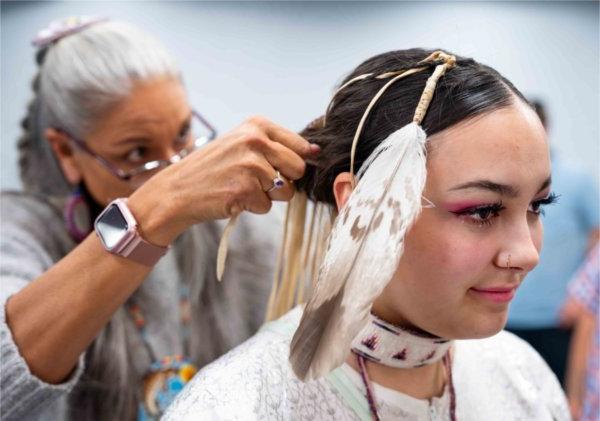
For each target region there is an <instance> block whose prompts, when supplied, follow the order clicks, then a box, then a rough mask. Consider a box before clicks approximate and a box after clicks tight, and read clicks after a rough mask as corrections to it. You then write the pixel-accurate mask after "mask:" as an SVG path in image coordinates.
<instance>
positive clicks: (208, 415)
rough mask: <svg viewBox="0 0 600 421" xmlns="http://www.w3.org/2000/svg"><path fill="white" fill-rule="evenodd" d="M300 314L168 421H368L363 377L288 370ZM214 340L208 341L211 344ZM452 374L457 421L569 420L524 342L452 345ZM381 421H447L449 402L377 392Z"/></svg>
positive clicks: (191, 392)
mask: <svg viewBox="0 0 600 421" xmlns="http://www.w3.org/2000/svg"><path fill="white" fill-rule="evenodd" d="M301 312H302V310H301V309H300V308H299V307H297V308H295V309H294V310H292V311H290V312H289V313H288V314H286V315H285V316H284V317H282V318H281V319H279V320H277V321H275V322H272V323H269V324H267V325H265V326H264V327H263V328H262V329H261V331H260V332H259V333H258V334H256V335H255V336H254V337H252V338H251V339H249V340H248V341H246V342H245V343H243V344H242V345H240V346H239V347H237V348H235V349H234V350H232V351H231V352H229V353H228V354H226V355H225V356H223V357H221V358H220V359H218V360H217V361H215V362H214V363H212V364H210V365H208V366H207V367H205V368H204V369H203V370H201V371H200V372H199V373H198V374H197V375H196V377H195V378H194V379H193V380H192V381H191V382H190V383H189V384H188V386H186V388H185V389H184V391H183V392H182V393H181V394H180V396H179V397H178V398H177V400H176V401H175V402H174V403H173V405H172V406H171V407H170V408H169V410H168V411H167V414H166V416H165V418H164V419H165V420H167V421H168V420H200V419H201V420H311V421H314V420H336V421H343V420H371V419H372V418H371V414H370V412H369V406H368V403H367V400H366V397H365V389H364V386H363V383H362V380H361V378H360V376H359V374H358V373H357V372H356V371H354V370H353V369H352V368H351V367H350V366H348V365H343V366H341V367H339V368H338V369H336V370H334V371H333V372H331V373H330V374H329V375H328V376H327V377H325V378H322V379H320V380H317V381H310V382H307V383H303V382H301V381H299V380H298V379H296V377H295V376H294V374H293V372H292V370H291V367H290V366H289V363H288V359H287V358H288V353H289V344H290V340H291V337H292V336H293V333H294V331H295V328H296V327H297V325H298V323H299V321H300V316H301ZM208 339H209V338H207V340H208ZM452 373H453V378H454V386H455V390H456V415H457V419H458V420H459V421H464V420H473V421H481V420H486V421H495V420H498V421H506V420H512V421H516V420H523V421H525V420H526V421H533V420H558V421H563V420H569V419H570V416H569V411H568V408H567V403H566V400H565V397H564V395H563V392H562V390H561V388H560V385H559V383H558V381H557V379H556V377H555V376H554V374H553V373H552V372H551V371H550V369H549V368H548V367H547V366H546V364H545V362H544V361H543V360H542V358H541V357H540V356H539V355H538V354H537V353H536V352H535V351H534V350H533V349H532V348H531V347H530V346H529V345H528V344H527V343H525V342H524V341H522V340H521V339H519V338H517V337H516V336H514V335H512V334H510V333H508V332H501V333H499V334H497V335H495V336H493V337H491V338H487V339H480V340H464V341H455V350H454V358H453V367H452ZM373 386H374V392H373V393H374V395H375V399H376V401H377V407H378V412H379V416H380V417H381V419H382V420H411V421H413V420H416V421H420V420H449V419H450V417H449V396H448V392H447V391H446V392H445V393H444V394H443V395H442V396H441V397H439V398H434V399H431V400H430V401H428V400H420V399H415V398H412V397H410V396H407V395H405V394H402V393H399V392H397V391H394V390H391V389H388V388H385V387H383V386H380V385H378V384H373Z"/></svg>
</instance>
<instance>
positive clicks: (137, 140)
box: [115, 112, 193, 146]
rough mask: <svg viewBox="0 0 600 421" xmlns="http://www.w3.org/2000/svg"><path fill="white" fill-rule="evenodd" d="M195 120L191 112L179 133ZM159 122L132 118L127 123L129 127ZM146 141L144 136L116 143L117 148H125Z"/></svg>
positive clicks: (180, 126)
mask: <svg viewBox="0 0 600 421" xmlns="http://www.w3.org/2000/svg"><path fill="white" fill-rule="evenodd" d="M192 118H193V113H192V112H190V113H189V114H188V115H187V116H186V117H185V120H183V121H182V122H181V124H180V125H179V131H181V129H182V128H183V127H185V126H186V125H188V124H190V122H191V121H192ZM157 122H158V120H156V119H149V118H146V117H137V118H132V119H130V120H128V121H127V122H126V123H127V124H128V125H129V124H130V125H139V124H143V123H157ZM144 140H147V138H146V137H144V136H129V137H125V138H123V139H121V140H119V141H118V142H117V143H115V146H123V145H128V144H130V143H142V142H143V141H144Z"/></svg>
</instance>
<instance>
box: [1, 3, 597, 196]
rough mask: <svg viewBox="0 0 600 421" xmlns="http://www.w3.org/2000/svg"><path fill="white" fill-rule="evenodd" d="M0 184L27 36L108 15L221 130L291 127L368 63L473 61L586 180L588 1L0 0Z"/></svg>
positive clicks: (12, 165)
mask: <svg viewBox="0 0 600 421" xmlns="http://www.w3.org/2000/svg"><path fill="white" fill-rule="evenodd" d="M0 7H1V92H0V94H1V95H0V102H1V128H0V136H1V137H0V141H1V160H0V164H1V167H0V169H1V173H0V188H2V189H6V188H11V189H12V188H19V187H20V182H19V178H18V170H17V155H16V148H15V145H16V140H17V138H18V136H19V133H20V129H19V121H20V119H21V118H22V116H23V115H24V113H25V107H26V104H27V102H28V100H29V98H30V95H31V91H30V87H29V85H30V80H31V78H32V77H33V75H34V73H35V72H36V69H35V64H34V57H33V56H34V49H33V47H31V44H30V40H31V39H32V38H33V36H34V35H35V33H36V32H37V30H38V29H40V28H42V27H44V26H45V25H47V24H48V22H50V21H51V20H54V19H56V18H61V17H65V16H69V15H81V14H84V15H108V16H110V17H112V18H116V19H123V20H127V21H130V22H132V23H135V24H138V25H139V26H141V27H142V28H143V29H145V30H147V31H150V32H152V33H154V34H155V35H156V36H157V37H158V38H159V39H161V40H162V41H163V42H164V43H165V44H166V45H167V47H169V48H170V49H171V51H172V52H173V53H174V55H175V56H176V58H177V59H178V61H179V63H180V65H181V68H182V70H183V74H184V76H185V81H186V84H187V86H188V88H189V93H190V97H191V99H192V104H193V105H194V106H195V107H196V108H197V109H199V110H200V111H201V112H202V113H203V114H204V115H206V117H207V118H209V120H210V121H211V122H213V123H214V124H215V125H216V126H217V128H218V129H219V130H220V131H221V132H224V131H226V130H228V129H230V128H232V127H233V126H235V125H237V124H238V123H239V122H240V121H241V120H242V119H244V118H245V117H247V116H249V115H252V114H263V115H265V116H267V117H268V118H270V119H272V120H274V121H276V122H278V123H281V124H283V125H285V126H287V127H289V128H291V129H293V130H300V129H301V128H303V127H304V125H306V124H307V123H308V122H309V121H310V120H312V119H313V118H314V117H316V116H318V115H319V114H320V113H322V112H323V111H324V108H325V106H326V104H327V102H328V101H329V96H330V94H331V92H332V89H333V87H334V85H335V84H336V83H337V82H339V81H340V79H341V77H342V76H343V75H345V74H346V73H347V72H349V71H350V70H351V69H352V68H353V67H355V66H356V65H357V64H358V63H359V62H361V61H362V60H364V59H366V58H367V57H370V56H372V55H374V54H377V53H381V52H384V51H387V50H392V49H402V48H409V47H416V46H419V47H438V48H443V49H448V50H451V51H453V52H456V53H459V54H462V55H467V56H473V57H474V58H476V59H477V60H479V61H481V62H483V63H486V64H489V65H491V66H493V67H495V68H496V69H498V70H499V71H500V72H501V73H503V74H504V75H505V76H507V77H508V78H509V79H510V80H512V81H513V82H514V83H515V84H516V86H517V87H519V88H520V89H521V90H522V91H523V92H524V93H525V94H526V95H530V96H535V97H537V98H540V99H542V100H543V101H544V102H545V103H546V104H547V106H548V109H549V114H550V116H549V117H550V125H551V127H550V131H551V132H550V137H551V141H552V144H553V148H554V149H555V151H556V152H557V153H559V154H561V155H562V157H563V158H564V159H565V160H566V161H568V162H570V163H572V164H574V165H577V166H579V167H580V168H581V169H583V170H585V171H587V172H589V173H591V174H592V175H594V176H595V177H596V179H597V178H598V175H599V168H598V167H599V154H600V150H599V141H598V139H599V131H598V125H599V123H598V121H599V106H598V103H599V95H598V93H599V78H598V75H599V74H600V73H599V63H600V62H599V57H600V55H599V37H598V23H599V14H598V12H599V3H598V2H396V3H389V2H388V3H376V2H369V3H366V2H365V3H341V2H336V3H328V2H318V3H317V2H306V3H305V2H298V3H295V2H281V3H278V2H260V3H255V2H240V3H238V2H134V1H129V2H108V1H103V2H58V1H54V2H6V1H3V2H2V3H1V6H0Z"/></svg>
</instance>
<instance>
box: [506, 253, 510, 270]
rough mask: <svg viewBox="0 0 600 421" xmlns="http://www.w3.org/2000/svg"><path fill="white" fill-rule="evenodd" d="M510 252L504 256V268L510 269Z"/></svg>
mask: <svg viewBox="0 0 600 421" xmlns="http://www.w3.org/2000/svg"><path fill="white" fill-rule="evenodd" d="M510 267H511V266H510V254H509V255H508V257H507V258H506V268H507V269H510Z"/></svg>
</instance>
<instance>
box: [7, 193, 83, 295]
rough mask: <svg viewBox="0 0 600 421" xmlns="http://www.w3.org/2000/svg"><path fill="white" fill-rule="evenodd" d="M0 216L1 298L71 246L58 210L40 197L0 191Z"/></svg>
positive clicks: (45, 267)
mask: <svg viewBox="0 0 600 421" xmlns="http://www.w3.org/2000/svg"><path fill="white" fill-rule="evenodd" d="M0 217H1V218H0V256H1V259H0V277H2V281H3V283H2V285H3V291H2V292H3V294H2V295H1V296H2V297H4V296H5V294H8V293H9V292H11V291H12V292H14V289H18V288H20V287H21V286H23V285H24V283H26V282H28V281H30V280H31V279H34V278H35V277H36V276H39V275H40V274H41V273H43V272H44V271H45V270H46V269H47V268H48V267H50V266H51V265H52V264H54V262H56V261H58V260H60V259H61V258H62V257H63V256H64V255H65V254H67V253H68V252H69V251H70V250H71V249H72V247H73V246H74V243H73V241H72V239H71V238H70V237H69V234H68V232H67V230H66V229H65V224H64V222H63V219H62V213H61V211H60V209H59V208H58V207H56V206H54V205H52V204H51V203H50V202H49V201H48V200H46V199H45V198H44V197H42V196H36V195H31V194H27V193H21V192H2V193H0ZM9 279H10V280H11V281H10V282H9ZM9 284H10V286H9Z"/></svg>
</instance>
